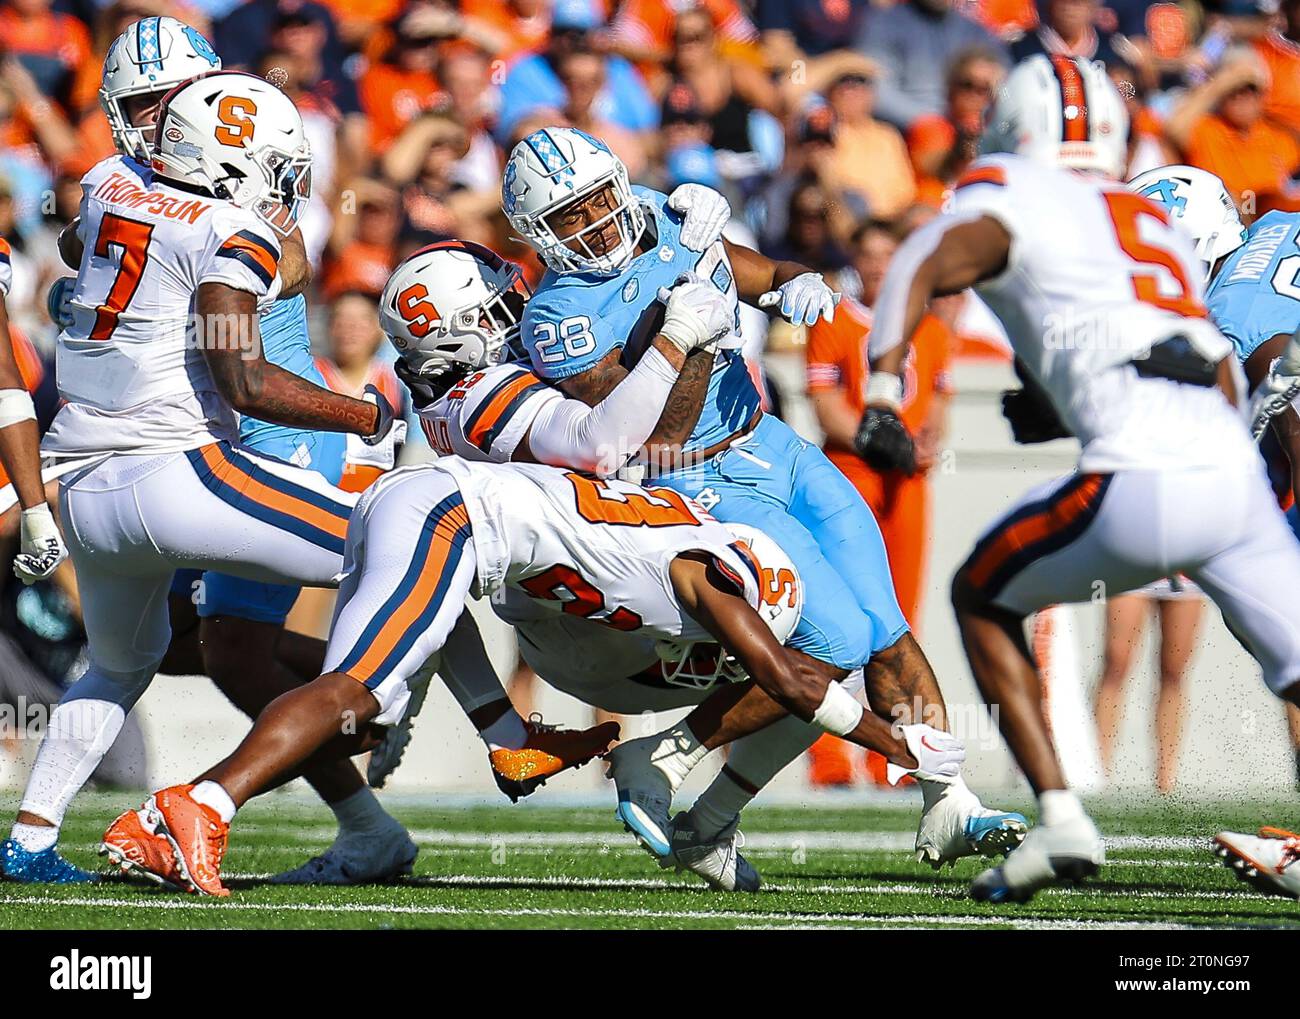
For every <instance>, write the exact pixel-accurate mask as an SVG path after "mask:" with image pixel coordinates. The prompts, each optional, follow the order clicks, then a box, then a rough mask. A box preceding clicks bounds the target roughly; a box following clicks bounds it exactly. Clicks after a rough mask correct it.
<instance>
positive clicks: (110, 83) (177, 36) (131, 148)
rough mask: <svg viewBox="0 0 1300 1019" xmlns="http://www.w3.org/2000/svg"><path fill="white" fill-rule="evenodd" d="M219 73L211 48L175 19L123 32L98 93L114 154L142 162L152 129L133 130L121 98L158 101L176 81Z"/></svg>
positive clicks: (150, 20)
mask: <svg viewBox="0 0 1300 1019" xmlns="http://www.w3.org/2000/svg"><path fill="white" fill-rule="evenodd" d="M219 70H221V58H220V57H219V56H217V53H216V50H214V49H213V48H212V44H211V43H209V42H208V40H207V39H205V38H204V37H203V36H202V35H201V34H200V33H199V31H198V30H197V29H195V28H192V27H190V26H189V25H186V24H184V23H183V22H180V21H177V20H176V19H175V18H161V17H160V18H142V19H141V20H139V21H137V22H136V23H135V24H133V25H131V26H130V27H129V28H127V30H126V31H125V32H123V33H122V34H121V35H119V36H118V37H117V38H116V39H114V40H113V42H112V44H111V45H110V46H109V47H108V55H107V56H106V57H105V58H104V78H103V84H102V85H101V86H100V89H99V105H100V106H101V107H103V110H104V116H106V117H107V118H108V128H109V130H110V131H111V132H112V134H113V144H114V145H116V146H117V151H118V152H120V153H122V155H124V156H131V157H132V158H134V159H137V160H139V161H140V162H142V163H148V162H149V157H150V146H151V144H152V141H153V127H152V125H147V126H144V127H136V126H134V125H133V124H132V123H131V117H130V115H129V113H128V111H127V110H126V109H125V108H124V107H123V105H122V102H123V100H125V99H129V98H131V97H134V96H147V95H155V94H156V95H157V96H158V98H160V99H161V98H162V96H163V95H164V94H166V93H167V92H170V91H171V90H172V89H173V88H175V87H176V86H177V85H180V84H181V83H182V82H186V81H189V80H190V79H191V78H197V77H198V76H199V75H200V74H208V73H210V72H212V71H219Z"/></svg>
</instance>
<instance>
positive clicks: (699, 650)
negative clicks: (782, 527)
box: [655, 524, 803, 690]
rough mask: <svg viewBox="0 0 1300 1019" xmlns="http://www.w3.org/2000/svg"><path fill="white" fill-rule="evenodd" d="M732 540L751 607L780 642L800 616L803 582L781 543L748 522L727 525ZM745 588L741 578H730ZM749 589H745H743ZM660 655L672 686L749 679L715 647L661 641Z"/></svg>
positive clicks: (702, 686)
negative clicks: (751, 593)
mask: <svg viewBox="0 0 1300 1019" xmlns="http://www.w3.org/2000/svg"><path fill="white" fill-rule="evenodd" d="M725 526H726V528H727V530H728V531H730V532H731V533H732V534H733V535H734V536H735V538H736V540H735V542H733V543H732V546H731V547H732V549H733V550H734V551H736V552H737V553H738V554H739V555H740V558H741V561H742V562H743V563H744V564H745V566H746V567H747V568H748V570H749V572H750V574H751V575H752V577H751V579H752V580H753V582H754V583H753V591H754V592H755V594H754V596H753V597H752V598H751V599H750V604H752V605H753V607H754V608H755V610H757V612H758V614H759V616H761V617H762V619H763V622H765V623H766V624H767V625H768V627H769V628H770V629H771V631H772V635H773V636H774V637H776V639H777V640H778V641H780V642H781V643H782V644H784V643H785V642H786V641H787V640H789V639H790V634H792V633H794V628H795V627H796V626H798V625H799V618H800V616H802V615H803V583H802V582H801V581H800V579H799V571H798V570H797V569H796V568H795V565H794V561H793V560H791V558H790V557H789V556H788V555H786V552H785V550H784V549H783V548H781V546H780V545H778V544H777V543H776V542H775V541H773V540H772V539H771V538H769V537H768V536H767V535H766V534H764V533H763V532H762V531H760V530H759V529H758V528H757V527H750V526H749V525H748V524H726V525H725ZM735 579H736V581H737V582H738V583H741V584H744V579H745V578H743V577H737V578H735ZM744 586H745V587H746V589H747V590H748V589H749V585H744ZM655 650H656V651H658V652H659V659H660V668H661V670H662V672H663V677H664V682H666V683H671V684H672V685H673V686H686V687H693V688H696V689H700V690H705V689H708V688H709V687H712V686H716V685H717V684H719V683H743V682H744V681H745V680H747V679H749V675H748V673H746V672H745V670H744V667H743V666H742V665H741V664H740V662H738V661H736V659H735V658H734V657H732V656H731V655H730V654H728V653H727V652H725V651H724V650H723V649H722V648H721V647H719V646H718V645H717V644H713V643H705V642H703V641H682V640H661V641H658V642H657V643H656V644H655Z"/></svg>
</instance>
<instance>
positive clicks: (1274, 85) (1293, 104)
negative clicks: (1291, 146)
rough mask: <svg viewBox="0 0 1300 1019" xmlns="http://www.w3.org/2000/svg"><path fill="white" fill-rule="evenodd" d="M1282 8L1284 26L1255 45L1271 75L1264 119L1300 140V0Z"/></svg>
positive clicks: (1291, 1)
mask: <svg viewBox="0 0 1300 1019" xmlns="http://www.w3.org/2000/svg"><path fill="white" fill-rule="evenodd" d="M1281 6H1282V9H1281V17H1282V24H1281V26H1280V27H1279V28H1276V29H1274V30H1273V31H1271V32H1269V33H1268V34H1267V35H1265V36H1264V37H1263V38H1261V39H1258V40H1256V42H1255V52H1256V54H1258V56H1259V58H1260V60H1261V61H1263V63H1264V66H1265V67H1266V68H1267V69H1268V73H1269V84H1268V89H1267V92H1266V93H1265V96H1264V115H1265V116H1266V117H1268V119H1269V120H1271V121H1272V122H1273V123H1274V124H1276V125H1277V126H1279V127H1283V128H1285V129H1286V130H1288V131H1290V132H1291V133H1292V134H1293V135H1295V136H1296V137H1298V138H1300V0H1284V2H1283V3H1282V5H1281Z"/></svg>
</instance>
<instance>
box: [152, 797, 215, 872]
mask: <svg viewBox="0 0 1300 1019" xmlns="http://www.w3.org/2000/svg"><path fill="white" fill-rule="evenodd" d="M193 789H194V786H192V785H174V786H171V787H170V788H167V789H162V790H160V791H158V792H156V793H154V794H153V796H152V797H150V799H151V800H152V802H153V806H154V808H155V812H156V815H157V818H158V834H159V835H161V836H163V837H164V838H165V839H166V840H167V841H168V842H169V843H171V847H172V849H173V850H174V851H175V854H176V863H177V866H178V869H179V871H180V883H181V885H182V886H183V887H184V888H186V889H187V890H189V891H191V892H194V893H196V894H198V895H215V896H217V897H218V898H224V897H225V896H227V895H229V894H230V892H229V891H227V889H226V888H225V886H224V885H222V883H221V859H222V857H223V856H225V855H226V839H227V838H228V836H229V835H230V825H228V824H226V822H225V821H223V820H221V818H220V817H219V816H218V815H217V812H216V811H215V810H213V809H212V808H211V807H208V806H204V805H203V804H202V803H198V802H197V801H195V799H194V798H193V797H192V796H191V795H190V793H191V792H192V791H193Z"/></svg>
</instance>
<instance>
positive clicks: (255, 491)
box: [199, 445, 348, 538]
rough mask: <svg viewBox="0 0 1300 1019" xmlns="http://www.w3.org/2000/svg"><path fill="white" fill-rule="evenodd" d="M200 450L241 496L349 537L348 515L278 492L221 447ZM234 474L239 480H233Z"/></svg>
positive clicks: (331, 532) (207, 447) (205, 459)
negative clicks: (225, 453) (243, 467)
mask: <svg viewBox="0 0 1300 1019" xmlns="http://www.w3.org/2000/svg"><path fill="white" fill-rule="evenodd" d="M199 453H200V455H201V456H202V457H203V462H204V463H206V464H207V465H208V467H210V468H211V469H212V473H213V474H214V475H215V476H216V477H217V478H218V479H219V480H221V481H224V482H225V483H226V484H228V485H231V486H232V487H234V488H237V489H238V490H239V493H240V494H241V495H246V496H248V498H250V499H252V500H253V501H254V502H256V503H259V504H261V505H263V506H267V507H270V508H271V509H273V510H278V511H279V512H281V513H287V514H289V515H290V516H294V517H297V518H298V519H299V520H302V521H303V522H304V523H308V524H311V525H312V526H313V527H316V528H319V529H320V530H322V531H324V532H325V533H326V534H330V535H333V536H334V537H336V538H346V537H347V534H348V521H347V518H346V517H340V516H336V515H335V514H333V513H330V512H329V511H327V510H323V509H321V508H320V507H319V506H313V505H312V504H311V503H309V502H304V501H303V500H302V499H298V498H296V497H295V496H292V495H287V494H286V493H284V492H279V491H276V490H275V489H274V488H271V487H270V486H269V485H264V484H262V483H261V482H260V481H258V480H256V479H255V478H254V477H253V476H252V475H250V474H249V473H248V472H247V471H245V470H243V469H242V468H240V467H239V465H238V464H235V463H232V462H231V461H230V460H227V459H226V458H225V457H223V456H222V455H221V450H220V447H218V446H215V445H212V446H204V447H203V448H202V449H201V450H199ZM232 477H233V478H235V479H239V480H238V481H232V480H231V479H232Z"/></svg>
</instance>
